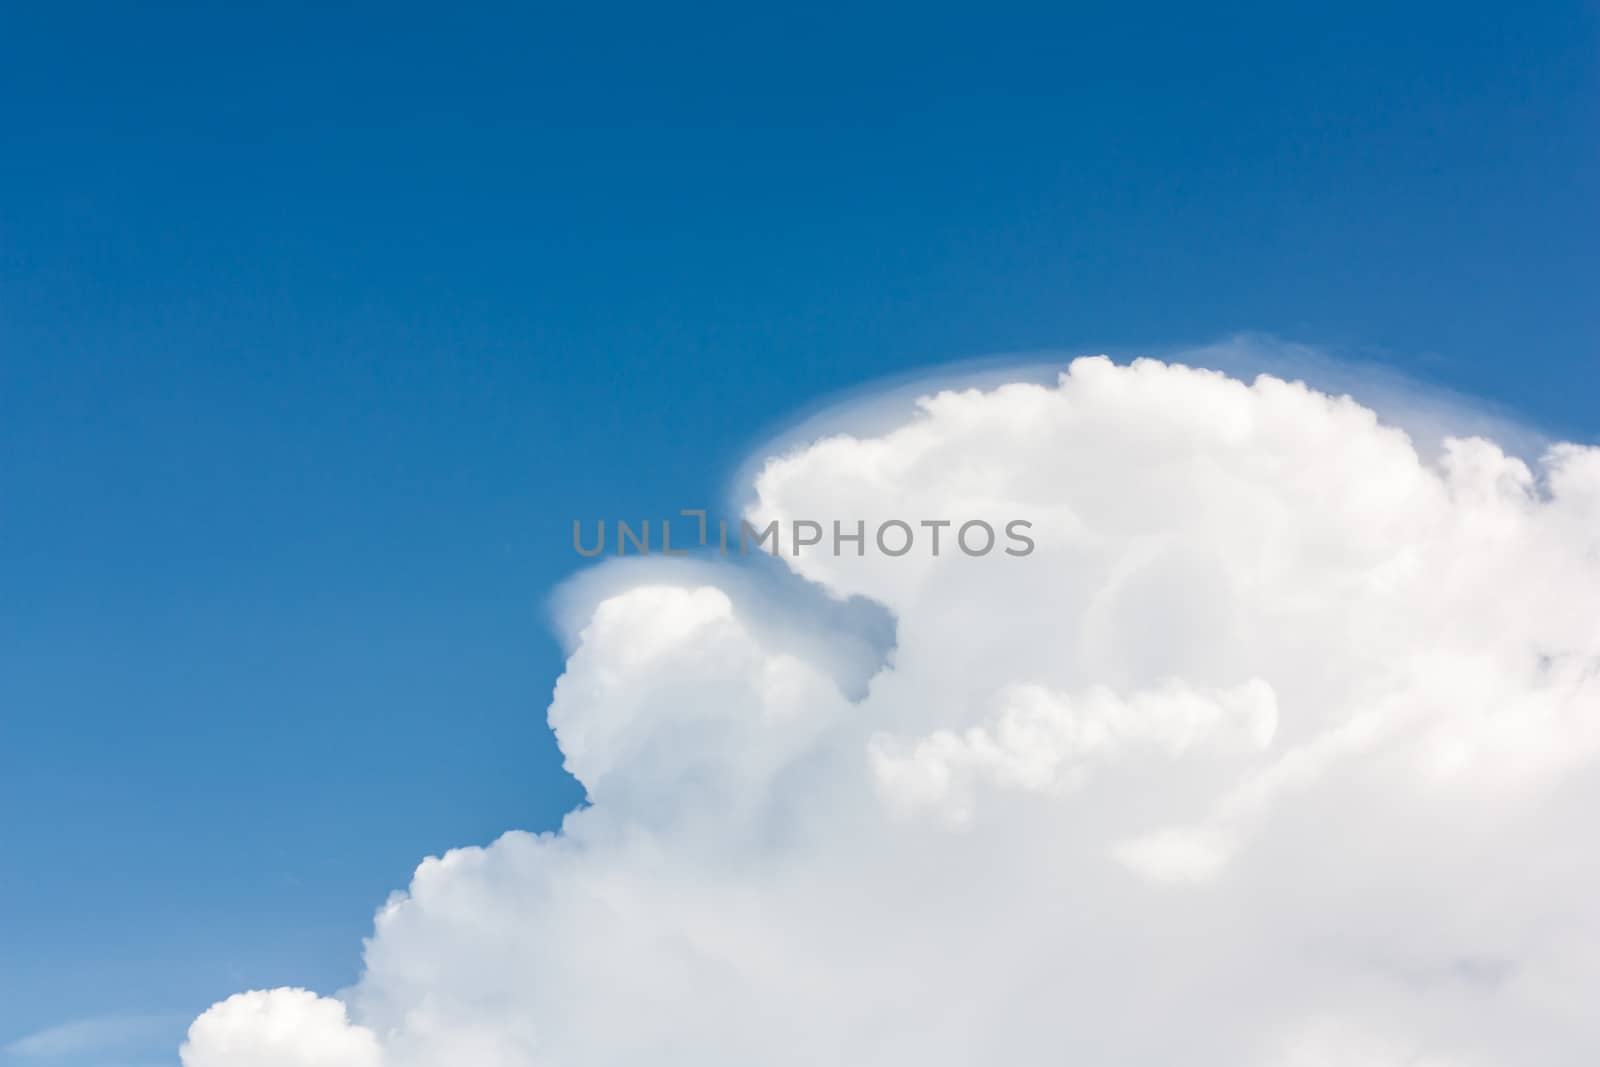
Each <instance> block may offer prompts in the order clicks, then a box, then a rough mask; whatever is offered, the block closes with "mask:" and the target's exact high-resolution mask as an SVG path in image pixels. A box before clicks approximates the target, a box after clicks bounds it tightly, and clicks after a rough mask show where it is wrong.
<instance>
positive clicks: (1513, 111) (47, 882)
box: [0, 3, 1600, 1067]
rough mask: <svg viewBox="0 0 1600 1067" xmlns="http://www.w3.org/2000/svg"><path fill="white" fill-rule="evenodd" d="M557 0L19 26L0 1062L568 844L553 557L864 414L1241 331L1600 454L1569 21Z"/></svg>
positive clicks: (3, 413)
mask: <svg viewBox="0 0 1600 1067" xmlns="http://www.w3.org/2000/svg"><path fill="white" fill-rule="evenodd" d="M578 6H579V5H565V6H563V7H561V8H556V7H545V8H540V7H532V8H530V7H515V6H506V7H504V8H494V9H482V8H480V9H478V11H477V12H476V13H472V14H462V13H459V12H455V11H450V10H448V9H447V8H445V7H444V6H443V5H440V6H438V7H435V8H425V7H412V6H406V5H381V6H380V5H370V6H353V5H338V6H334V7H330V8H322V7H321V6H320V5H319V6H316V7H303V8H302V7H299V6H297V5H295V6H288V5H276V6H273V7H270V8H269V7H259V8H254V7H252V8H246V7H230V8H229V9H228V10H226V11H223V10H219V9H218V8H217V7H215V6H200V5H195V6H187V5H185V6H166V5H163V6H158V7H145V6H142V5H126V6H122V7H100V6H95V5H76V4H70V3H67V4H61V5H43V4H40V5H27V6H24V5H21V4H12V5H7V7H6V9H5V11H4V14H3V16H0V989H4V990H5V993H4V995H3V996H0V1046H3V1045H4V1044H5V1043H6V1042H8V1041H11V1040H12V1039H14V1038H17V1037H21V1036H22V1035H24V1034H27V1033H29V1032H30V1031H33V1030H37V1029H39V1028H42V1027H46V1026H50V1025H53V1024H57V1023H62V1022H67V1021H70V1020H73V1019H78V1018H85V1017H97V1016H107V1015H109V1016H117V1017H134V1018H133V1019H132V1020H131V1021H128V1025H126V1026H125V1027H124V1029H126V1030H128V1031H129V1033H128V1034H123V1035H121V1036H118V1037H116V1038H115V1039H114V1040H113V1039H107V1040H106V1041H105V1042H103V1044H104V1046H105V1047H103V1048H101V1049H99V1050H98V1051H94V1052H93V1053H85V1054H84V1056H86V1057H87V1058H83V1057H80V1059H82V1062H85V1063H89V1062H92V1063H94V1064H96V1065H97V1067H106V1065H115V1067H120V1065H122V1064H127V1063H133V1062H134V1061H135V1060H136V1059H137V1061H138V1062H139V1063H158V1062H175V1057H174V1056H173V1055H172V1054H171V1052H170V1049H171V1047H172V1044H173V1043H174V1042H175V1040H176V1035H177V1034H178V1033H180V1032H181V1029H182V1023H183V1020H184V1018H185V1017H186V1016H189V1015H192V1014H194V1013H195V1012H197V1011H199V1010H201V1009H203V1008H204V1007H205V1006H206V1005H207V1004H209V1003H210V1002H211V1001H212V1000H214V999H216V998H219V997H221V996H224V995H227V994H229V993H232V992H235V991H237V990H239V989H243V988H247V987H262V986H274V985H280V984H299V985H309V986H312V987H315V988H319V989H322V990H324V991H326V990H331V989H334V988H337V987H338V986H340V985H343V984H346V983H348V982H349V981H351V980H352V979H353V978H354V977H355V975H356V971H357V967H358V965H359V951H360V938H361V937H362V935H363V934H364V933H365V932H366V930H367V928H368V925H369V919H370V915H371V913H372V910H373V909H374V908H375V907H376V906H377V905H378V904H379V903H381V902H382V900H383V899H384V897H385V895H386V894H387V893H388V892H389V891H390V890H391V889H393V888H396V887H399V886H403V885H404V884H405V882H406V880H407V878H408V875H409V872H410V871H411V869H412V867H413V866H414V865H415V863H416V862H417V861H418V859H420V858H421V857H422V856H423V855H425V854H428V853H437V852H439V851H441V850H443V849H446V848H449V847H451V846H455V845H462V844H471V843H483V842H486V841H488V840H490V839H491V838H493V837H494V836H495V835H496V834H498V833H499V832H500V831H502V830H505V829H508V828H511V827H524V828H548V827H551V826H553V825H554V824H555V822H556V820H557V819H558V817H559V815H560V814H561V813H562V812H563V811H564V810H566V809H567V808H568V807H570V806H571V805H572V804H574V803H575V802H576V801H577V800H578V798H579V792H578V790H577V789H576V788H575V786H574V785H573V784H572V783H571V782H570V781H569V780H568V779H567V778H566V777H565V776H564V774H563V773H562V772H561V769H560V762H559V756H558V754H557V753H556V752H555V750H554V747H553V745H552V744H551V742H550V740H549V738H548V736H547V731H546V728H545V726H544V722H543V710H544V705H545V701H546V698H547V696H548V692H549V689H550V686H551V684H552V682H553V681H554V678H555V676H556V674H557V672H558V671H559V668H560V655H559V651H558V649H557V647H556V644H555V642H554V640H553V638H552V637H551V635H550V633H549V631H548V629H547V627H546V625H545V620H544V617H543V614H542V601H543V598H544V597H545V595H546V594H547V593H548V591H549V590H550V589H551V588H552V587H553V585H554V584H555V583H557V582H558V581H559V580H560V579H561V578H562V577H564V576H566V575H568V574H570V573H572V572H573V571H574V570H575V569H576V567H577V563H578V561H577V560H576V559H575V557H574V556H573V554H572V551H571V548H570V540H569V539H570V522H571V520H572V519H573V518H574V517H578V516H593V517H600V516H616V515H619V514H621V515H636V516H646V515H653V514H663V513H671V512H673V511H675V510H676V509H677V508H679V507H682V506H686V505H690V504H694V503H711V504H715V503H716V500H717V498H718V494H719V492H720V490H721V489H722V487H723V481H724V479H725V478H726V477H727V476H728V474H729V472H730V470H731V469H732V468H733V466H734V465H735V464H736V463H737V461H738V460H739V459H740V458H741V456H742V453H743V450H744V449H745V448H746V447H747V446H748V445H749V444H750V443H751V442H752V441H754V440H756V439H757V438H758V437H759V436H760V435H761V433H762V432H763V431H764V430H765V429H767V428H768V427H770V426H771V425H772V424H773V423H774V421H775V420H778V419H781V418H783V417H784V416H786V415H788V414H789V413H791V412H793V411H794V410H795V409H796V408H798V407H800V406H803V405H806V404H808V403H811V402H813V401H814V400H816V399H817V398H818V397H819V396H821V395H823V394H826V393H828V392H830V391H833V390H837V389H840V388H844V387H848V386H851V385H854V384H858V383H860V382H863V381H866V380H869V379H872V378H874V377H877V376H880V375H883V374H887V373H895V372H900V371H904V370H906V369H909V368H913V367H918V366H924V365H927V364H930V363H936V362H939V361H945V360H951V359H959V358H965V357H972V356H977V355H981V354H984V353H989V352H996V351H1014V350H1023V349H1036V348H1063V347H1065V348H1069V349H1083V348H1091V349H1092V348H1102V347H1113V348H1115V349H1116V350H1120V351H1130V350H1137V349H1138V348H1139V346H1141V345H1146V344H1148V345H1156V346H1165V345H1170V344H1173V343H1184V342H1190V343H1199V342H1205V341H1210V340H1214V339H1216V338H1218V337H1222V336H1225V335H1227V334H1229V333H1231V332H1233V331H1237V330H1260V331H1268V332H1271V333H1274V334H1276V335H1278V336H1281V337H1287V338H1292V339H1295V340H1298V341H1304V342H1309V343H1314V344H1318V345H1323V346H1326V347H1328V348H1330V349H1331V350H1333V351H1335V352H1339V353H1342V354H1344V355H1346V356H1351V357H1355V358H1362V359H1376V360H1379V361H1382V362H1386V363H1389V364H1391V365H1393V366H1397V367H1400V368H1402V369H1404V370H1406V371H1407V372H1409V373H1411V374H1414V375H1416V376H1418V377H1420V378H1423V379H1424V380H1427V381H1430V382H1434V383H1440V384H1445V385H1449V386H1452V387H1455V388H1459V389H1462V390H1464V391H1467V392H1469V393H1473V394H1477V395H1481V396H1485V397H1489V398H1492V399H1493V400H1495V401H1497V402H1499V403H1501V404H1504V405H1506V406H1507V407H1509V408H1510V409H1511V410H1512V411H1514V412H1516V413H1518V414H1520V415H1521V416H1522V417H1524V418H1526V419H1528V420H1530V421H1533V422H1535V423H1538V424H1540V425H1542V426H1545V427H1548V428H1550V429H1552V430H1553V431H1555V432H1556V433H1558V434H1563V435H1566V436H1569V437H1576V438H1578V439H1583V440H1592V439H1594V438H1595V436H1596V434H1597V433H1600V414H1597V407H1596V400H1597V397H1600V389H1597V387H1596V380H1597V375H1600V300H1597V299H1596V296H1597V294H1600V285H1597V282H1600V241H1597V237H1600V225H1597V223H1600V206H1597V205H1600V196H1597V185H1600V183H1597V179H1600V94H1597V85H1600V59H1597V56H1600V32H1597V27H1600V9H1597V8H1596V7H1595V6H1594V5H1593V4H1591V3H1546V4H1535V5H1531V6H1527V7H1519V8H1511V7H1507V6H1506V5H1501V4H1474V3H1451V4H1406V5H1393V4H1381V5H1380V4H1364V3H1339V4H1328V5H1305V4H1297V5H1285V4H1281V3H1279V4H1262V5H1249V6H1240V7H1227V8H1213V7H1209V6H1204V7H1202V6H1198V5H1189V4H1129V3H1121V4H1115V5H1107V6H1098V5H1097V6H1083V5H1051V6H1048V7H1040V8H1038V9H1033V10H1026V9H1021V8H1015V7H1011V6H1008V5H996V4H983V5H973V6H972V7H971V8H970V9H968V10H965V11H961V10H956V9H949V8H944V7H941V6H938V5H929V4H918V5H913V6H905V7H900V8H877V9H875V10H873V11H870V12H868V11H862V10H859V9H857V8H855V7H844V6H841V7H835V8H822V7H816V6H810V7H807V8H805V9H804V10H801V9H798V8H796V9H792V10H789V11H783V12H779V11H776V10H771V9H769V10H767V11H766V12H765V13H761V12H758V11H757V10H756V9H755V7H756V6H755V5H740V6H728V7H715V8H713V7H708V6H704V5H697V6H695V9H694V11H692V12H690V11H687V10H664V9H662V8H661V7H660V6H659V5H657V6H652V7H649V8H646V7H633V6H629V5H621V6H609V7H605V8H603V9H598V10H596V11H594V12H593V13H592V14H581V13H579V12H578V11H577V8H578ZM145 1017H148V1018H145ZM135 1024H137V1025H135ZM119 1025H120V1024H119ZM163 1050H165V1051H163ZM8 1055H9V1058H10V1059H12V1060H16V1061H18V1062H23V1061H24V1060H26V1059H27V1057H24V1056H22V1055H20V1053H19V1052H18V1051H16V1050H13V1052H12V1053H10V1054H7V1053H0V1062H5V1061H6V1060H7V1057H8ZM118 1057H120V1058H118ZM69 1060H70V1062H78V1060H71V1059H70V1058H63V1060H62V1062H69Z"/></svg>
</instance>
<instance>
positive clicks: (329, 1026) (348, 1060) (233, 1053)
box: [181, 989, 383, 1067]
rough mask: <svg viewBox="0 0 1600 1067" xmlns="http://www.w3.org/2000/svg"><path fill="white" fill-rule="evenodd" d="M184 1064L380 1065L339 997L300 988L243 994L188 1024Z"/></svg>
mask: <svg viewBox="0 0 1600 1067" xmlns="http://www.w3.org/2000/svg"><path fill="white" fill-rule="evenodd" d="M181 1058H182V1059H183V1067H378V1065H379V1064H381V1063H382V1062H383V1057H382V1053H381V1052H380V1051H379V1049H378V1042H377V1039H376V1038H375V1037H373V1035H372V1032H371V1031H369V1030H366V1029H364V1028H362V1027H359V1026H353V1025H351V1023H350V1020H349V1018H348V1017H347V1015H346V1013H345V1007H344V1005H343V1004H341V1003H339V1002H338V1001H337V1000H329V999H326V998H323V997H319V996H317V995H316V994H315V993H311V992H308V991H306V990H304V989H274V990H271V991H270V992H257V993H241V994H239V995H238V996H234V997H229V998H228V999H227V1000H225V1001H223V1002H222V1003H221V1004H218V1005H217V1006H216V1007H214V1008H212V1009H211V1010H210V1011H208V1012H206V1013H205V1014H204V1015H202V1016H201V1017H200V1018H198V1019H196V1020H195V1022H194V1025H193V1026H191V1027H190V1028H189V1040H188V1041H187V1042H186V1043H185V1044H184V1046H183V1048H182V1050H181Z"/></svg>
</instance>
